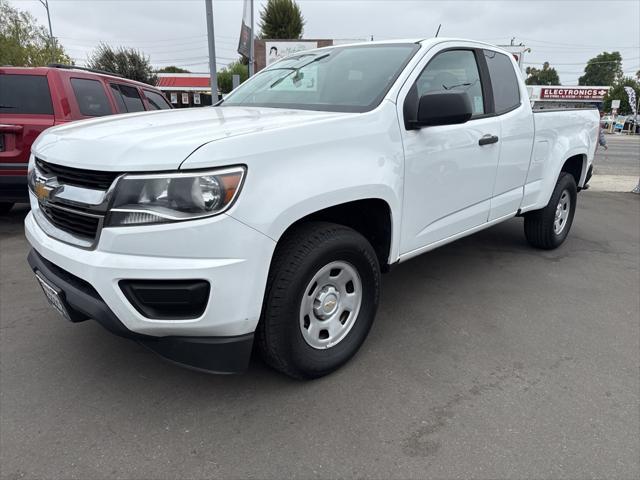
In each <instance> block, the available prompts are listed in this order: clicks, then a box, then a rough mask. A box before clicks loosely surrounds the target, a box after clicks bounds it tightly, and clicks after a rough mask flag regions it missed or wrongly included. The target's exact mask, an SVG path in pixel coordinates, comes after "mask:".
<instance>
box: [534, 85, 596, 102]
mask: <svg viewBox="0 0 640 480" xmlns="http://www.w3.org/2000/svg"><path fill="white" fill-rule="evenodd" d="M606 93H607V90H605V89H604V88H592V87H571V88H543V89H542V90H541V91H540V98H541V99H546V100H597V101H602V99H603V98H604V96H605V94H606Z"/></svg>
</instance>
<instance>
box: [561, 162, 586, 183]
mask: <svg viewBox="0 0 640 480" xmlns="http://www.w3.org/2000/svg"><path fill="white" fill-rule="evenodd" d="M587 163H588V162H587V155H586V153H578V154H574V155H571V156H570V157H568V158H567V159H566V160H565V161H564V163H563V164H562V167H561V168H560V172H558V177H559V176H560V173H562V172H566V173H569V174H571V175H572V176H573V178H574V180H575V181H576V186H577V187H578V188H580V186H581V185H583V183H584V180H585V178H586V175H587Z"/></svg>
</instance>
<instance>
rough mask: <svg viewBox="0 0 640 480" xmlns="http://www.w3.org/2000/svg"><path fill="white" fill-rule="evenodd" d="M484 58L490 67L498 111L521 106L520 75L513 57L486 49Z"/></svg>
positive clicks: (502, 111)
mask: <svg viewBox="0 0 640 480" xmlns="http://www.w3.org/2000/svg"><path fill="white" fill-rule="evenodd" d="M484 58H485V60H486V61H487V67H488V68H489V76H490V78H491V89H492V90H493V101H494V102H495V107H496V113H497V114H498V115H500V114H501V113H506V112H508V111H510V110H513V109H514V108H516V107H518V106H520V88H519V86H518V77H516V72H515V71H514V69H513V63H512V62H511V59H510V58H509V57H507V56H506V55H504V54H502V53H498V52H494V51H492V50H485V51H484Z"/></svg>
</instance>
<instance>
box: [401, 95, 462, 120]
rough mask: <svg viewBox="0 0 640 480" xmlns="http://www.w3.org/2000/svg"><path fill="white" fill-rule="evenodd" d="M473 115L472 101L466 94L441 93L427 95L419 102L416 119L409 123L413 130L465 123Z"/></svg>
mask: <svg viewBox="0 0 640 480" xmlns="http://www.w3.org/2000/svg"><path fill="white" fill-rule="evenodd" d="M472 115H473V110H472V108H471V99H470V98H469V95H468V94H467V93H466V92H459V91H458V92H452V91H444V92H442V91H440V92H431V93H425V94H424V95H422V96H421V97H420V100H419V102H418V111H417V115H416V119H415V120H413V121H410V122H409V126H410V127H411V128H412V129H419V128H422V127H432V126H436V125H455V124H460V123H465V122H466V121H468V120H469V119H470V118H471V116H472Z"/></svg>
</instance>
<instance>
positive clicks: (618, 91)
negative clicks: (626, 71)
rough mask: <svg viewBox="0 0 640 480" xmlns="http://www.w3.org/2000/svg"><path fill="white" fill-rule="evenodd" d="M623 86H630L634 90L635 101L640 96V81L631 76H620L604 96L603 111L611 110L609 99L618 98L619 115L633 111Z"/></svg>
mask: <svg viewBox="0 0 640 480" xmlns="http://www.w3.org/2000/svg"><path fill="white" fill-rule="evenodd" d="M624 87H631V88H633V89H634V90H635V91H636V101H637V99H638V98H640V82H639V81H637V80H635V79H633V78H631V77H626V78H621V79H619V80H618V81H616V82H615V83H614V84H613V86H612V87H611V88H610V89H609V91H608V92H607V94H606V95H605V96H604V102H603V105H602V107H603V110H604V111H605V112H608V111H610V110H611V100H620V108H619V109H618V113H619V114H620V115H629V114H631V113H633V110H632V109H631V106H630V105H629V95H627V92H626V91H625V89H624Z"/></svg>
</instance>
